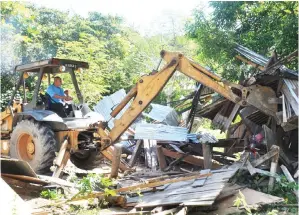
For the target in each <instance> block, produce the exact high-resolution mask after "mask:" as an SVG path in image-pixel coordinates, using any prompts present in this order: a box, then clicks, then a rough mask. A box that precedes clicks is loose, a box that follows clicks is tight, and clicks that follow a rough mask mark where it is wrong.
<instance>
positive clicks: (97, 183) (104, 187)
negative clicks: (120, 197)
mask: <svg viewBox="0 0 299 215" xmlns="http://www.w3.org/2000/svg"><path fill="white" fill-rule="evenodd" d="M77 184H78V185H79V193H78V194H76V196H81V195H86V194H89V193H91V192H93V191H95V190H101V191H104V192H105V195H106V196H109V195H111V196H114V195H116V193H115V191H114V190H112V189H109V188H110V187H111V186H112V185H113V182H112V181H111V179H109V178H107V177H103V176H102V175H99V174H88V175H87V176H86V177H83V178H82V179H80V180H78V182H77Z"/></svg>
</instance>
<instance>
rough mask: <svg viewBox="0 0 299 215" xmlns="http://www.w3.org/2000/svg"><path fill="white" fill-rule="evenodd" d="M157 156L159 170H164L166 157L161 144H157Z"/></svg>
mask: <svg viewBox="0 0 299 215" xmlns="http://www.w3.org/2000/svg"><path fill="white" fill-rule="evenodd" d="M157 157H158V162H159V166H160V170H164V169H165V168H166V167H167V163H166V159H165V156H164V154H163V150H162V146H157Z"/></svg>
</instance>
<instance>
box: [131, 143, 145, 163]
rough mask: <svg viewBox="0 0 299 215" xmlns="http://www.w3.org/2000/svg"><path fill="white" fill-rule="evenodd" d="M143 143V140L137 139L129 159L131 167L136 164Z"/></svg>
mask: <svg viewBox="0 0 299 215" xmlns="http://www.w3.org/2000/svg"><path fill="white" fill-rule="evenodd" d="M141 145H142V140H137V143H136V146H135V148H134V151H133V154H132V157H131V159H130V161H129V166H130V167H133V166H134V164H135V163H136V160H137V158H138V157H139V156H140V151H141Z"/></svg>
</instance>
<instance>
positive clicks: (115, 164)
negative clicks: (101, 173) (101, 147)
mask: <svg viewBox="0 0 299 215" xmlns="http://www.w3.org/2000/svg"><path fill="white" fill-rule="evenodd" d="M121 152H122V145H121V144H114V151H113V158H112V165H111V173H110V178H117V176H118V169H119V165H120V157H121Z"/></svg>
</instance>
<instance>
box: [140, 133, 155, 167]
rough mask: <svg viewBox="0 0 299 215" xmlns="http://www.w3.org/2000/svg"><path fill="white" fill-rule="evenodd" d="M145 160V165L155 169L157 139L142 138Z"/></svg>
mask: <svg viewBox="0 0 299 215" xmlns="http://www.w3.org/2000/svg"><path fill="white" fill-rule="evenodd" d="M143 145H144V153H145V162H146V166H148V167H149V168H151V169H152V170H157V167H158V160H157V154H156V153H157V149H156V148H157V141H156V140H147V139H144V140H143Z"/></svg>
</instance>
